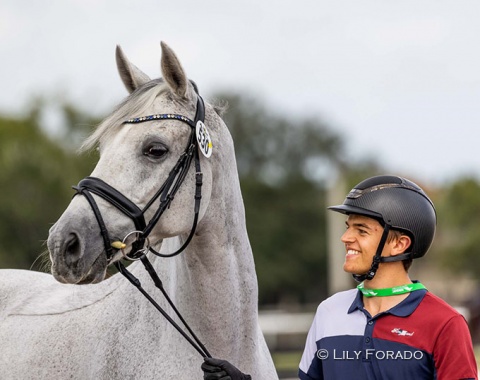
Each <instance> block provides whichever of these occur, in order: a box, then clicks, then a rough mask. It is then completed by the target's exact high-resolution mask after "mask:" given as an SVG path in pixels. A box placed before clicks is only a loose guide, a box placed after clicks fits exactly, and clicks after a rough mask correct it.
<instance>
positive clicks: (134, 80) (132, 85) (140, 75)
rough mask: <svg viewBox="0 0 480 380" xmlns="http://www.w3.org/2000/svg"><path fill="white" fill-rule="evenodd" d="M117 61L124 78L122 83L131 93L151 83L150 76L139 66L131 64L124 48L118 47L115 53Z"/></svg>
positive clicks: (119, 71)
mask: <svg viewBox="0 0 480 380" xmlns="http://www.w3.org/2000/svg"><path fill="white" fill-rule="evenodd" d="M115 59H116V61H117V69H118V73H119V74H120V78H122V82H123V84H124V85H125V88H126V89H127V91H128V92H129V93H132V92H133V91H135V90H136V89H137V88H138V87H140V86H141V85H142V84H145V83H147V82H150V80H151V79H150V78H149V77H148V75H147V74H145V73H144V72H143V71H142V70H140V69H139V68H138V67H137V66H135V65H134V64H132V63H130V62H129V60H128V59H127V57H126V55H125V53H124V52H123V50H122V48H121V47H120V46H118V45H117V49H116V51H115Z"/></svg>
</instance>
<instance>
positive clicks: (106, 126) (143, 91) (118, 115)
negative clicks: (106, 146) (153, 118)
mask: <svg viewBox="0 0 480 380" xmlns="http://www.w3.org/2000/svg"><path fill="white" fill-rule="evenodd" d="M167 91H169V89H168V86H167V85H166V84H165V82H164V81H163V79H161V78H160V79H155V80H152V81H150V82H148V83H146V84H145V85H143V86H141V87H139V88H137V89H136V90H135V91H134V92H132V93H131V94H130V95H129V96H127V97H126V98H125V99H124V100H123V102H122V103H120V104H119V105H118V106H117V108H116V109H115V110H114V111H113V112H112V113H111V114H110V115H109V116H107V117H106V118H105V119H104V120H103V121H102V122H101V123H100V125H99V126H98V127H97V128H96V129H95V131H94V132H93V133H92V134H91V135H90V136H89V137H87V139H86V140H85V141H84V143H83V144H82V146H81V147H80V151H81V152H83V151H87V150H90V149H92V148H94V147H96V146H97V145H98V144H99V143H100V142H101V141H104V140H106V139H108V138H109V137H110V136H112V135H113V134H115V133H116V132H117V131H118V128H120V127H121V126H122V123H123V122H124V121H125V120H127V119H130V118H132V117H137V116H141V115H143V114H144V113H145V112H146V110H147V108H149V107H150V106H151V105H152V104H153V102H154V101H155V99H156V98H157V97H158V96H159V95H160V94H162V93H165V92H167Z"/></svg>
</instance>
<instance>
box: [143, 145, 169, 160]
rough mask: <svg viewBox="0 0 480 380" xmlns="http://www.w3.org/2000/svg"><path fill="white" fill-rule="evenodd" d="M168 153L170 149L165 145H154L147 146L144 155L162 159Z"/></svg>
mask: <svg viewBox="0 0 480 380" xmlns="http://www.w3.org/2000/svg"><path fill="white" fill-rule="evenodd" d="M167 152H168V149H167V147H166V146H165V145H163V144H160V143H153V144H149V145H147V147H146V148H145V150H144V152H143V154H144V155H145V156H148V157H151V158H161V157H163V156H164V155H165V154H166V153H167Z"/></svg>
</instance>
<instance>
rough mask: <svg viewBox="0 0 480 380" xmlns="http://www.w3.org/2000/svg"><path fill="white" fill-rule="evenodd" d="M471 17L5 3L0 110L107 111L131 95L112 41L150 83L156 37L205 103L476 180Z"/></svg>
mask: <svg viewBox="0 0 480 380" xmlns="http://www.w3.org/2000/svg"><path fill="white" fill-rule="evenodd" d="M479 19H480V2H478V1H474V0H471V1H463V0H459V1H440V0H425V1H424V0H422V1H418V0H402V1H398V0H396V1H392V0H383V1H374V0H362V1H358V0H346V1H341V0H340V1H333V0H331V1H325V0H318V1H301V0H300V1H298V0H296V1H282V0H264V1H258V0H256V1H253V0H252V1H250V0H249V1H235V2H230V1H224V0H223V1H220V0H213V1H209V0H205V1H201V2H200V1H194V0H177V1H174V2H173V1H171V2H165V1H158V0H157V1H153V0H144V1H141V2H135V3H134V2H131V1H125V0H68V1H64V0H52V1H49V2H48V3H45V2H35V1H33V0H30V1H26V0H4V1H2V3H1V4H0V56H1V57H2V59H1V66H0V67H1V70H0V79H1V81H2V85H3V86H2V88H3V90H2V91H0V112H2V113H17V114H18V113H21V112H22V111H24V110H25V109H27V106H28V101H29V99H31V97H32V95H35V94H44V95H46V96H65V97H67V98H69V99H72V100H73V101H74V102H75V103H77V104H78V105H79V106H80V107H82V108H83V109H86V110H91V111H93V112H95V113H98V114H103V113H107V112H108V111H109V110H110V109H111V108H112V107H113V106H114V105H115V104H116V103H117V102H119V101H120V100H121V99H122V98H123V97H124V96H125V95H126V93H125V90H124V88H123V85H122V84H121V82H120V80H119V79H118V75H117V72H116V67H115V59H114V49H115V45H116V44H120V45H121V46H122V47H123V49H124V50H125V52H126V53H127V55H128V56H129V58H130V59H131V61H132V62H134V63H135V64H136V65H137V66H139V67H140V68H142V70H144V71H145V72H146V73H147V74H149V75H150V76H152V77H157V76H158V75H159V58H160V48H159V42H160V40H163V41H165V42H167V43H168V44H169V45H170V46H171V47H172V48H173V49H174V50H175V51H176V53H177V54H178V56H179V58H180V60H181V61H182V63H183V66H184V68H185V70H186V71H187V73H188V75H189V76H190V77H191V78H193V79H195V80H196V82H197V83H198V84H199V86H200V88H201V90H202V93H203V94H204V95H206V96H207V97H208V95H209V94H213V93H214V92H215V91H218V90H228V91H239V92H246V93H249V94H251V95H253V96H257V97H258V98H259V99H260V100H261V101H262V102H263V103H265V104H266V105H267V106H268V107H269V108H271V110H272V111H276V112H278V113H280V114H283V115H288V116H290V117H297V118H302V117H319V118H321V119H323V120H325V121H326V122H327V123H329V124H330V125H331V126H332V127H333V128H335V129H336V130H337V132H338V133H340V134H342V135H343V136H344V137H345V139H346V141H347V147H346V151H345V156H346V157H348V158H351V159H352V160H355V159H356V158H358V157H366V156H370V157H375V158H376V159H378V160H379V161H381V162H382V163H383V164H384V166H385V167H386V171H388V172H391V173H396V174H401V175H404V176H407V177H410V178H412V179H414V180H416V181H418V182H421V183H429V182H432V183H435V182H443V181H449V180H452V179H455V178H456V177H457V176H459V175H465V174H473V175H476V176H478V177H480V176H479V174H480V154H479V153H478V145H479V140H480V132H479V128H480V107H479V101H480V23H479V22H478V20H479Z"/></svg>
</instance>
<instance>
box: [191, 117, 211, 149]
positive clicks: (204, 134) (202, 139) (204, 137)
mask: <svg viewBox="0 0 480 380" xmlns="http://www.w3.org/2000/svg"><path fill="white" fill-rule="evenodd" d="M195 131H196V133H197V142H198V147H199V148H200V150H201V152H202V153H203V155H204V156H205V157H207V158H209V157H210V156H211V155H212V147H213V145H212V139H211V138H210V134H209V133H208V130H207V127H206V126H205V124H203V123H202V122H201V121H198V122H197V126H196V128H195Z"/></svg>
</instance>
